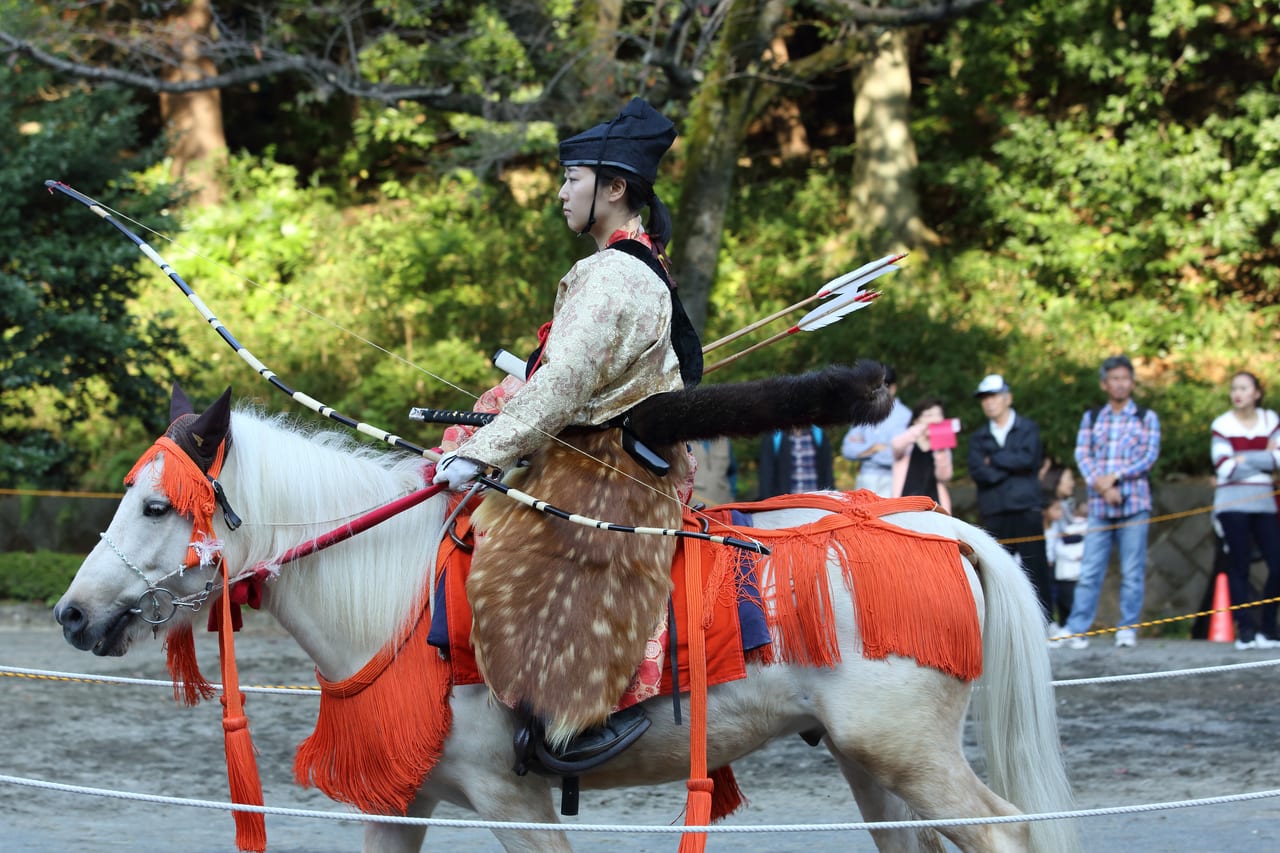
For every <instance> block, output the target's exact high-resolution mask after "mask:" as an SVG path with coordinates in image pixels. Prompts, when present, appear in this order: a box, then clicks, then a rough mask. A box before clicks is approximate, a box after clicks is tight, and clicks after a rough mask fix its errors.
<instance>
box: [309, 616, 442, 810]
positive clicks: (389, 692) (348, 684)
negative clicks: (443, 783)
mask: <svg viewBox="0 0 1280 853" xmlns="http://www.w3.org/2000/svg"><path fill="white" fill-rule="evenodd" d="M429 623H430V620H429V619H426V618H421V617H420V618H419V621H418V623H417V624H416V625H415V626H414V627H413V629H412V630H411V631H410V634H409V636H408V637H407V638H406V639H405V641H404V642H403V643H402V644H401V645H400V647H399V651H398V653H397V651H396V650H395V648H394V647H389V648H388V649H384V650H383V651H382V652H379V653H378V655H377V656H375V657H374V658H373V659H372V660H371V661H369V663H367V664H366V665H365V666H364V668H363V669H361V670H360V671H359V672H358V673H356V674H355V675H353V676H352V677H351V678H349V679H347V680H346V681H341V682H333V681H327V680H326V679H325V678H324V677H323V676H322V675H320V673H319V672H317V673H316V677H317V679H319V681H320V689H321V691H322V692H321V694H320V715H319V719H317V720H316V729H315V731H314V732H312V734H311V736H310V737H308V738H307V739H306V740H305V741H303V742H302V743H301V744H300V745H299V746H298V752H297V755H296V756H295V758H294V762H293V772H294V778H295V779H296V780H297V782H298V784H300V785H303V786H311V785H314V786H315V787H317V788H319V789H320V790H321V791H323V792H324V793H325V794H326V795H327V796H329V797H330V798H332V799H334V800H338V801H340V802H344V803H349V804H350V805H353V806H355V807H356V808H358V809H359V810H360V811H363V812H369V813H375V814H401V815H403V814H405V813H406V812H407V811H408V809H409V804H410V803H411V802H413V798H414V796H416V794H417V792H418V788H419V787H420V786H421V785H422V780H423V779H424V778H425V777H426V775H427V774H428V773H430V772H431V769H432V768H433V767H435V765H436V762H437V761H439V760H440V754H441V752H443V750H444V741H445V738H446V737H448V735H449V728H450V726H451V725H452V724H453V716H452V712H451V709H450V707H449V689H450V677H449V665H448V664H447V663H446V662H445V661H443V660H441V659H440V655H439V653H438V652H437V651H436V650H435V649H434V648H433V647H431V646H429V645H428V644H427V638H426V632H427V630H428V628H429Z"/></svg>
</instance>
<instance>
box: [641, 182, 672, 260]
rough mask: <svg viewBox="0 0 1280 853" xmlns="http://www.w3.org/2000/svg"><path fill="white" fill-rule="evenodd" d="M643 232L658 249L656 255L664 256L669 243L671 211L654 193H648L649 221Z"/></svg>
mask: <svg viewBox="0 0 1280 853" xmlns="http://www.w3.org/2000/svg"><path fill="white" fill-rule="evenodd" d="M644 230H645V231H646V232H648V234H649V238H650V239H651V240H653V242H654V245H655V246H656V247H657V248H658V254H659V255H665V254H666V253H667V244H668V243H670V242H671V211H670V210H668V209H667V206H666V205H665V204H663V202H662V199H660V198H658V194H657V193H656V192H650V193H649V221H648V222H646V223H645V226H644Z"/></svg>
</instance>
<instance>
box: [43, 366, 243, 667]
mask: <svg viewBox="0 0 1280 853" xmlns="http://www.w3.org/2000/svg"><path fill="white" fill-rule="evenodd" d="M170 417H171V418H172V423H171V424H170V426H169V429H168V430H167V431H166V432H165V434H164V436H162V437H161V438H160V439H158V440H157V441H156V444H155V445H153V446H152V447H151V449H150V450H148V451H147V452H146V453H144V454H143V455H142V457H141V458H139V460H138V462H137V463H135V465H134V467H133V470H131V471H130V472H129V475H128V476H127V477H126V478H125V484H126V487H127V488H126V491H125V496H124V498H123V500H121V501H120V506H119V507H118V508H117V509H116V514H115V516H114V517H113V518H112V519H111V524H110V525H109V526H108V527H107V530H106V532H105V533H103V534H102V541H100V542H99V543H98V544H97V546H95V547H94V549H93V551H92V552H91V553H90V554H89V556H88V557H87V558H85V561H84V563H83V564H82V565H81V566H80V570H79V571H78V572H77V573H76V576H75V579H74V580H72V582H71V586H70V587H69V588H68V589H67V591H66V592H65V593H64V594H63V596H62V599H61V600H60V601H59V602H58V604H57V606H56V607H55V608H54V611H53V615H54V618H55V619H57V620H58V622H59V624H61V625H62V633H63V636H64V637H66V639H67V642H69V643H71V644H72V645H73V646H75V647H76V648H78V649H81V650H85V651H92V652H93V653H94V654H95V655H123V654H124V653H125V652H126V651H128V649H129V646H130V645H131V644H132V643H133V641H134V640H135V639H138V638H139V637H141V636H143V635H144V634H145V632H146V631H148V630H155V629H156V628H157V627H159V626H160V625H163V624H165V623H168V625H169V626H170V627H171V626H172V625H173V624H174V623H177V624H186V621H187V620H188V619H190V614H189V613H185V612H184V611H186V610H193V608H192V604H195V603H202V602H203V600H204V598H205V597H207V596H208V588H207V586H206V585H207V584H209V583H210V582H214V583H215V584H216V581H217V578H216V575H215V573H214V571H213V569H214V567H215V565H216V560H217V545H216V543H215V542H214V541H213V540H212V532H211V528H210V520H211V517H212V513H213V508H214V505H215V500H216V499H215V496H214V488H213V484H212V477H215V476H216V475H217V471H218V469H219V468H220V466H221V462H222V458H223V455H224V452H225V447H226V443H227V441H228V440H229V435H230V426H231V389H229V388H228V389H227V391H226V393H224V394H223V395H222V397H221V398H220V399H219V400H218V401H217V402H216V403H214V404H213V405H212V406H211V407H210V408H209V409H208V410H206V411H205V412H203V413H201V414H198V415H197V414H196V413H195V412H194V410H193V407H192V406H191V403H190V401H188V399H187V397H186V395H185V394H183V393H182V390H181V389H180V388H178V387H177V386H174V395H173V401H172V403H171V405H170Z"/></svg>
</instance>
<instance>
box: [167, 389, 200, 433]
mask: <svg viewBox="0 0 1280 853" xmlns="http://www.w3.org/2000/svg"><path fill="white" fill-rule="evenodd" d="M195 411H196V407H195V406H193V405H191V399H190V398H189V397H187V392H185V391H183V390H182V386H181V385H179V384H178V383H177V382H174V383H173V394H172V396H171V397H170V399H169V423H173V422H174V421H176V420H177V419H178V418H180V417H182V416H183V415H194V414H195Z"/></svg>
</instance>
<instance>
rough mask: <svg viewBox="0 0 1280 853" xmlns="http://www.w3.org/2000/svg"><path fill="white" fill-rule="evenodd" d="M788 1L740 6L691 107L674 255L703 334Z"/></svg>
mask: <svg viewBox="0 0 1280 853" xmlns="http://www.w3.org/2000/svg"><path fill="white" fill-rule="evenodd" d="M787 6H788V4H787V3H786V2H783V0H748V2H737V3H735V4H734V7H733V10H732V11H731V12H730V14H729V17H728V19H727V20H726V22H725V27H724V33H723V35H722V37H721V39H720V41H719V44H718V45H717V47H716V55H715V57H714V59H713V70H712V71H710V72H708V73H707V77H706V79H705V81H704V82H703V84H702V86H701V87H700V88H699V89H698V92H697V94H696V95H695V96H694V99H693V101H692V103H691V104H690V106H689V118H688V122H687V124H686V135H685V139H684V149H685V151H686V152H687V155H686V157H685V171H684V179H683V181H682V183H681V189H680V210H679V211H678V212H677V213H676V215H675V234H674V237H673V244H674V245H673V250H672V256H671V259H672V264H673V266H674V272H675V277H676V281H677V282H678V283H679V286H680V299H681V301H682V302H683V303H684V306H685V310H686V311H688V313H689V319H690V320H691V321H692V322H693V325H694V328H696V329H697V330H698V331H699V332H700V333H701V331H702V328H703V326H704V325H705V324H706V321H707V302H708V299H709V297H710V295H711V285H712V283H713V282H714V281H715V275H716V259H717V257H718V256H719V254H720V243H721V237H722V234H723V231H724V220H725V213H726V211H727V210H728V208H729V202H730V200H731V197H732V189H733V178H734V173H735V171H736V170H737V165H738V151H739V149H740V148H741V145H742V141H743V138H744V136H745V134H746V129H747V126H748V125H749V124H750V123H751V121H752V119H753V118H754V117H755V115H756V112H757V110H758V109H759V105H758V101H757V99H756V97H755V95H756V90H757V89H758V88H759V86H760V82H759V78H758V76H757V73H758V72H760V71H763V70H765V69H763V68H761V67H760V66H761V65H762V63H763V62H764V57H765V54H766V51H767V50H768V48H769V43H770V41H771V40H772V39H773V35H774V31H775V29H776V28H777V26H778V24H779V22H780V21H781V20H782V17H783V15H784V14H786V10H787Z"/></svg>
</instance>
